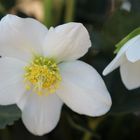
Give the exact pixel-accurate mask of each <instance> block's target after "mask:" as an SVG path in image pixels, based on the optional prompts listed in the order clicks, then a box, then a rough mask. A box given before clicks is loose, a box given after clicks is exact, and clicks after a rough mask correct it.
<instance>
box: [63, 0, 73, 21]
mask: <svg viewBox="0 0 140 140" xmlns="http://www.w3.org/2000/svg"><path fill="white" fill-rule="evenodd" d="M65 9H66V11H65V13H66V14H65V19H64V21H65V22H71V21H73V18H74V9H75V0H66V7H65Z"/></svg>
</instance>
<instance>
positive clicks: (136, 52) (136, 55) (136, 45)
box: [126, 35, 140, 62]
mask: <svg viewBox="0 0 140 140" xmlns="http://www.w3.org/2000/svg"><path fill="white" fill-rule="evenodd" d="M134 39H135V42H133V44H131V46H130V47H129V49H128V50H127V51H126V56H127V59H128V60H129V61H131V62H136V61H138V60H140V35H138V36H136V37H135V38H134Z"/></svg>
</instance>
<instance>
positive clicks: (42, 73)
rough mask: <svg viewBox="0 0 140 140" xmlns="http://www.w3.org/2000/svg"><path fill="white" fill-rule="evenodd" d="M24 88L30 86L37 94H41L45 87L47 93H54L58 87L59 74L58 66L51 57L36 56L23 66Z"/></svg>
mask: <svg viewBox="0 0 140 140" xmlns="http://www.w3.org/2000/svg"><path fill="white" fill-rule="evenodd" d="M25 81H26V83H28V84H27V86H26V89H27V90H30V89H31V87H33V89H34V90H35V91H36V93H37V94H38V95H43V92H42V91H43V90H44V89H45V90H46V91H47V93H45V94H46V95H48V93H54V92H55V91H56V89H57V88H58V87H59V84H60V81H61V75H60V73H59V69H58V66H57V64H56V62H55V61H54V60H53V59H48V58H46V57H43V56H36V57H35V58H34V59H33V61H32V62H31V63H30V64H29V65H28V66H26V67H25Z"/></svg>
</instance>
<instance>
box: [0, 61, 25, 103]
mask: <svg viewBox="0 0 140 140" xmlns="http://www.w3.org/2000/svg"><path fill="white" fill-rule="evenodd" d="M24 66H25V63H23V62H22V61H19V60H17V59H14V58H1V59H0V105H9V104H14V103H16V102H17V101H18V100H19V99H20V98H21V96H22V94H23V93H24V91H25V87H24V83H23V68H24Z"/></svg>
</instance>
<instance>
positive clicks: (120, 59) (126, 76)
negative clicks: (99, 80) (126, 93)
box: [103, 35, 140, 89]
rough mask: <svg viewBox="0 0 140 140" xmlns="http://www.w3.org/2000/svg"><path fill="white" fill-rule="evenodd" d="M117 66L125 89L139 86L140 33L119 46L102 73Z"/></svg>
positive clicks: (106, 72)
mask: <svg viewBox="0 0 140 140" xmlns="http://www.w3.org/2000/svg"><path fill="white" fill-rule="evenodd" d="M118 67H120V73H121V79H122V81H123V83H124V85H125V86H126V88H127V89H135V88H138V87H140V35H137V36H135V37H133V38H132V39H130V40H129V41H128V42H126V43H125V44H124V45H123V46H122V47H121V49H120V50H119V52H118V54H117V56H116V57H115V58H114V59H113V61H112V62H111V63H110V64H109V65H108V66H107V67H106V68H105V69H104V71H103V75H107V74H108V73H110V72H112V71H113V70H114V69H116V68H118Z"/></svg>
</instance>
